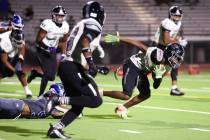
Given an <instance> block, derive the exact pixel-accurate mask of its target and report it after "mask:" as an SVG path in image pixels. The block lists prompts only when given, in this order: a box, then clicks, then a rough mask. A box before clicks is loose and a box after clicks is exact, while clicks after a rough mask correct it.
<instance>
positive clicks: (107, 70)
mask: <svg viewBox="0 0 210 140" xmlns="http://www.w3.org/2000/svg"><path fill="white" fill-rule="evenodd" d="M97 68H98V72H99V73H101V74H103V75H107V74H108V73H109V68H107V67H106V66H102V67H99V66H97Z"/></svg>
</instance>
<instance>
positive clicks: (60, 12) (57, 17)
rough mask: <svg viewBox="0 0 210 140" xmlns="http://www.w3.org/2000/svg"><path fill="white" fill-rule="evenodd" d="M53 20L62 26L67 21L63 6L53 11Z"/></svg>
mask: <svg viewBox="0 0 210 140" xmlns="http://www.w3.org/2000/svg"><path fill="white" fill-rule="evenodd" d="M51 12H52V20H53V21H54V22H55V23H57V24H62V23H63V21H64V20H65V19H66V10H65V9H64V8H63V7H62V6H61V5H58V6H55V7H54V8H53V9H52V11H51Z"/></svg>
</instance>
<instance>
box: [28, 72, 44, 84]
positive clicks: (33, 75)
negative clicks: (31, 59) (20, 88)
mask: <svg viewBox="0 0 210 140" xmlns="http://www.w3.org/2000/svg"><path fill="white" fill-rule="evenodd" d="M36 77H42V74H41V73H38V72H37V71H36V70H32V71H31V74H30V75H29V76H28V79H27V82H28V83H31V81H32V80H34V79H35V78H36Z"/></svg>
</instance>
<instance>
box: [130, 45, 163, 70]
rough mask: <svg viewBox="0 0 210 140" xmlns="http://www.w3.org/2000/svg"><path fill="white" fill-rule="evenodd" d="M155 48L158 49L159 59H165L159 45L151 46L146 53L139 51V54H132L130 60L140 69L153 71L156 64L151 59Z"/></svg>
mask: <svg viewBox="0 0 210 140" xmlns="http://www.w3.org/2000/svg"><path fill="white" fill-rule="evenodd" d="M154 50H157V52H156V53H157V60H158V61H161V60H162V59H163V51H162V50H161V49H159V48H157V47H149V48H148V49H147V52H146V55H145V54H144V53H142V52H141V51H139V52H138V53H137V54H135V55H132V56H131V57H130V60H131V61H132V62H133V64H134V65H135V66H136V67H137V68H138V69H140V70H143V71H144V72H151V71H152V70H153V69H154V67H155V64H154V63H153V62H152V60H151V54H152V52H153V51H154Z"/></svg>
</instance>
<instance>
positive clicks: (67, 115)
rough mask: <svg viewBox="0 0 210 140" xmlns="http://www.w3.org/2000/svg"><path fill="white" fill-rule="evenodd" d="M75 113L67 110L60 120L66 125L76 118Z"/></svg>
mask: <svg viewBox="0 0 210 140" xmlns="http://www.w3.org/2000/svg"><path fill="white" fill-rule="evenodd" d="M77 116H78V115H77V114H76V113H74V112H72V111H71V110H69V111H68V112H66V113H65V115H64V116H63V117H62V118H61V120H60V122H61V123H62V124H63V125H65V126H68V125H69V124H70V123H72V122H73V121H74V120H75V119H76V118H77Z"/></svg>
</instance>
